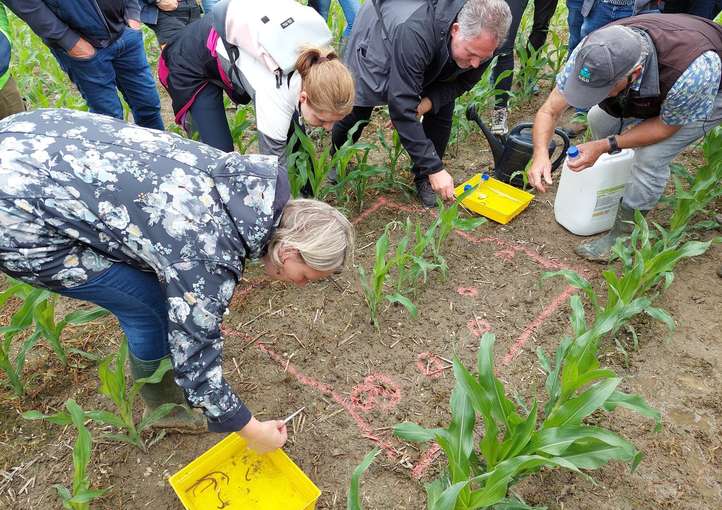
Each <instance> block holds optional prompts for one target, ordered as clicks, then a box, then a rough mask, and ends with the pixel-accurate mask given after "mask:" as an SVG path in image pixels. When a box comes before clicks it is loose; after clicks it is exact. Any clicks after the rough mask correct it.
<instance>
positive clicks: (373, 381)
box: [351, 374, 401, 412]
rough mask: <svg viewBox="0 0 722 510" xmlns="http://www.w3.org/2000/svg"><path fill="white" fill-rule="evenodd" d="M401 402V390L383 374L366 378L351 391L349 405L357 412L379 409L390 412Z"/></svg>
mask: <svg viewBox="0 0 722 510" xmlns="http://www.w3.org/2000/svg"><path fill="white" fill-rule="evenodd" d="M399 402H401V389H400V388H399V386H398V384H396V383H395V382H394V381H393V380H391V378H390V377H389V376H387V375H384V374H371V375H369V376H366V378H365V379H364V382H362V383H360V384H357V385H356V386H354V387H353V390H351V405H352V406H353V407H354V408H355V409H358V410H359V411H366V412H368V411H372V410H373V409H375V408H377V407H378V408H379V409H381V410H382V411H391V410H392V409H394V408H396V406H397V405H399Z"/></svg>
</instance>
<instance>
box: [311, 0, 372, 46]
mask: <svg viewBox="0 0 722 510" xmlns="http://www.w3.org/2000/svg"><path fill="white" fill-rule="evenodd" d="M369 1H371V0H369ZM376 1H379V0H376ZM338 3H339V4H340V5H341V9H342V10H343V15H344V17H345V18H346V28H345V29H344V31H343V35H342V36H341V46H342V48H343V46H345V41H347V40H348V38H349V36H350V35H351V29H352V28H353V22H354V20H355V19H356V13H357V12H358V10H359V8H360V7H361V2H359V0H338ZM308 6H309V7H313V8H314V9H316V12H318V13H319V14H320V15H321V17H322V18H323V19H328V14H329V12H330V11H331V0H308Z"/></svg>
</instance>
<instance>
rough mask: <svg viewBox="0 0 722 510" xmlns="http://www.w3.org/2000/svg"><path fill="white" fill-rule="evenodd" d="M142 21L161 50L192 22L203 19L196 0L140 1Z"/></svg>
mask: <svg viewBox="0 0 722 510" xmlns="http://www.w3.org/2000/svg"><path fill="white" fill-rule="evenodd" d="M139 2H141V11H140V20H141V21H142V22H143V23H145V24H146V25H148V26H149V27H150V28H151V30H153V32H155V36H156V37H157V38H158V44H159V45H160V47H161V49H163V47H164V46H165V45H166V44H168V43H169V42H170V41H171V39H173V37H175V36H176V34H177V33H178V32H179V31H180V30H182V29H183V27H185V26H186V25H188V24H189V23H190V22H192V21H195V20H197V19H198V18H200V17H201V7H200V5H198V2H197V1H196V0H139Z"/></svg>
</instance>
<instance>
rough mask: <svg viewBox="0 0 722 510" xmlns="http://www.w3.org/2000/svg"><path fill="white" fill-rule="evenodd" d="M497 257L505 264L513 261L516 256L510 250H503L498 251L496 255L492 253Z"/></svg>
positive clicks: (513, 251)
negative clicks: (504, 261)
mask: <svg viewBox="0 0 722 510" xmlns="http://www.w3.org/2000/svg"><path fill="white" fill-rule="evenodd" d="M494 255H496V256H497V257H499V258H500V259H502V260H506V261H507V262H511V261H512V260H513V259H514V255H516V251H515V250H513V249H512V248H507V249H505V250H499V251H497V252H496V253H494Z"/></svg>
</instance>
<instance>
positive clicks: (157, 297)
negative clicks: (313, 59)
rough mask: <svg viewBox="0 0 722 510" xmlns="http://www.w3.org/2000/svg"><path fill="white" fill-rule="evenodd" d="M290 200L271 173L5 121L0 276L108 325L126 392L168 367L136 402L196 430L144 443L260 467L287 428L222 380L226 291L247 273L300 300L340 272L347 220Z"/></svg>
mask: <svg viewBox="0 0 722 510" xmlns="http://www.w3.org/2000/svg"><path fill="white" fill-rule="evenodd" d="M288 186H289V185H288V176H287V175H286V174H285V173H284V172H283V170H282V169H281V168H280V167H279V165H278V160H277V158H275V157H268V156H261V155H257V154H251V155H245V156H241V155H240V154H238V153H225V152H222V151H219V150H217V149H214V148H212V147H210V146H208V145H205V144H203V143H200V142H195V141H193V140H188V139H185V138H181V137H180V136H178V135H175V134H171V133H166V132H160V131H157V130H153V129H146V128H142V127H138V126H133V125H130V124H127V123H125V122H123V121H120V120H117V119H113V118H110V117H107V116H103V115H96V114H92V113H88V112H81V111H76V110H52V109H45V110H35V111H32V112H27V113H18V114H15V115H12V116H10V117H7V118H6V119H4V120H2V121H0V272H2V273H6V274H8V275H10V276H12V277H14V278H17V279H20V280H22V281H24V282H26V283H28V284H30V285H33V286H35V287H39V288H43V289H48V290H51V291H53V292H57V293H59V294H62V295H64V296H66V297H70V298H74V299H81V300H84V301H90V302H93V303H95V304H96V305H99V306H102V307H104V308H106V309H107V310H108V311H110V312H111V313H113V314H114V315H115V316H116V317H117V318H118V321H119V322H120V325H121V327H122V328H123V332H124V333H125V335H126V337H127V338H128V350H129V352H130V356H129V364H130V367H131V373H132V375H133V378H134V379H136V380H137V379H139V378H143V377H147V376H149V375H151V374H152V373H154V372H155V371H156V370H157V369H158V367H159V366H160V365H161V363H164V362H167V361H170V363H171V364H172V366H173V371H172V372H166V374H165V375H164V376H163V378H162V379H161V380H160V381H158V382H157V383H149V384H146V385H144V386H143V388H142V389H141V390H140V397H141V398H142V400H143V403H144V404H145V411H146V413H148V414H150V413H153V412H154V411H155V410H157V409H158V408H159V407H160V406H162V405H163V404H165V403H174V404H180V405H181V406H182V405H183V404H189V405H190V406H192V407H194V408H198V409H201V410H202V411H203V413H204V414H205V419H203V418H202V417H200V416H199V415H198V414H197V413H194V412H192V411H191V410H190V409H188V407H187V406H182V407H181V406H178V407H174V413H173V414H171V415H168V416H165V417H164V418H163V419H162V421H158V422H155V424H154V427H158V428H164V429H171V430H177V431H186V432H202V431H205V430H206V429H207V430H208V431H211V432H225V433H227V432H238V433H239V434H240V435H241V436H243V437H244V438H245V439H246V441H247V442H248V445H249V447H251V448H252V449H254V450H256V451H257V452H259V453H264V452H267V451H270V450H274V449H276V448H280V447H281V446H283V443H284V442H285V441H286V427H285V425H284V423H283V421H280V420H266V421H260V420H258V419H257V418H256V417H255V416H254V415H253V413H252V412H251V410H250V409H249V408H248V407H247V406H246V405H245V404H244V403H243V401H242V400H241V398H240V396H239V395H238V394H236V392H235V391H234V389H233V386H232V383H231V381H229V379H228V378H227V377H224V375H223V344H224V340H223V328H222V325H223V319H224V316H225V314H226V311H227V310H228V307H229V305H230V302H231V298H232V297H233V291H234V289H235V287H236V285H237V284H238V283H239V282H240V281H241V278H242V276H243V273H244V269H245V267H246V266H247V265H248V264H249V263H250V261H251V260H258V261H259V262H260V264H261V265H262V266H263V268H264V269H265V273H266V275H267V276H268V278H269V279H272V280H278V281H285V282H288V283H289V284H294V285H297V286H299V287H303V286H305V285H306V284H307V283H308V282H310V281H314V280H320V279H322V278H327V277H329V276H331V275H332V274H334V273H336V272H338V271H340V270H341V269H343V268H344V267H346V266H348V265H349V264H350V261H351V260H352V259H353V245H354V232H353V226H352V225H351V223H350V222H349V221H348V219H346V217H345V216H344V215H343V214H342V213H341V212H340V211H338V210H336V209H334V208H333V207H331V206H330V205H328V204H326V203H324V202H320V201H317V200H305V199H297V200H290V191H289V187H288ZM316 291H318V288H317V289H316ZM282 327H283V326H282V325H280V324H279V325H278V329H279V333H280V330H281V328H282ZM241 361H243V360H241ZM247 361H248V363H249V365H247V368H248V369H249V371H254V370H256V371H259V370H262V369H261V368H259V367H255V368H254V367H253V365H252V358H249V359H248V360H247ZM259 407H260V404H259ZM260 414H261V413H259V415H258V416H260Z"/></svg>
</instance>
